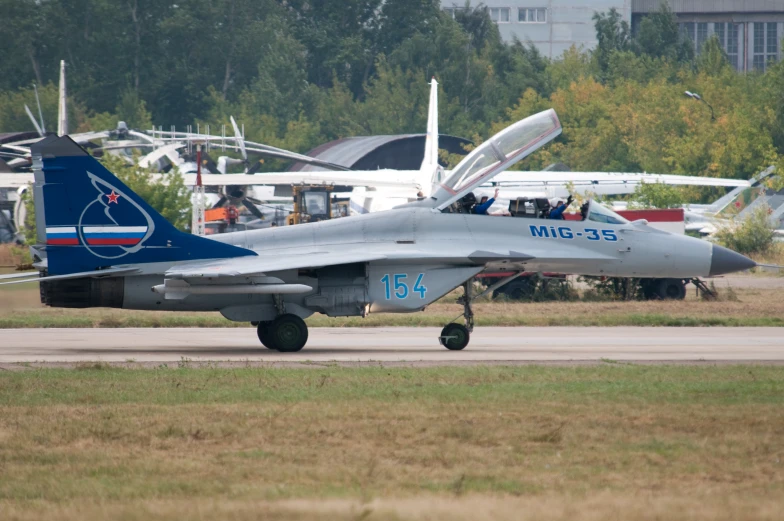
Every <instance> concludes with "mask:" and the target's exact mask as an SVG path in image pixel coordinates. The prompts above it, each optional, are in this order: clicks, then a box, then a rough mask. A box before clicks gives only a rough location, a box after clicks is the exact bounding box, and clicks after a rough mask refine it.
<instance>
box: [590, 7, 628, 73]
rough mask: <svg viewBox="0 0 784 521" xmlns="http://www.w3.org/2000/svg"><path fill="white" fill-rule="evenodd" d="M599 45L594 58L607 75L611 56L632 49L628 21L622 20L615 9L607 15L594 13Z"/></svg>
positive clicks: (594, 52)
mask: <svg viewBox="0 0 784 521" xmlns="http://www.w3.org/2000/svg"><path fill="white" fill-rule="evenodd" d="M593 21H594V27H595V28H596V40H597V42H598V43H597V45H596V48H595V49H594V51H593V56H594V58H595V59H596V61H597V64H598V67H599V70H600V71H601V72H602V73H603V74H606V73H607V70H608V68H609V66H610V56H612V54H613V53H615V52H618V51H628V50H629V49H630V48H631V30H630V29H629V24H628V22H626V20H621V13H619V12H618V10H617V9H615V8H614V7H613V8H611V9H610V11H609V12H607V13H604V12H602V13H594V15H593Z"/></svg>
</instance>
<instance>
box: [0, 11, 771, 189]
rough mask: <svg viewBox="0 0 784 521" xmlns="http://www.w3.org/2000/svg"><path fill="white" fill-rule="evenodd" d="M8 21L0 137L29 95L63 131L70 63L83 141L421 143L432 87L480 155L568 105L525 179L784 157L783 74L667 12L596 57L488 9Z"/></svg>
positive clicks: (608, 33)
mask: <svg viewBox="0 0 784 521" xmlns="http://www.w3.org/2000/svg"><path fill="white" fill-rule="evenodd" d="M0 13H2V15H3V23H2V24H0V41H2V42H4V44H3V51H4V52H3V58H2V60H0V131H6V132H7V131H15V130H32V124H31V123H30V122H29V120H28V118H27V116H26V114H25V112H24V104H25V103H27V104H28V105H30V106H31V107H32V106H33V104H34V103H35V101H34V95H33V89H32V84H33V83H36V84H37V85H38V89H39V93H40V95H41V103H42V106H43V112H44V118H45V120H46V121H47V122H49V123H48V125H49V127H51V126H53V125H54V123H55V121H56V111H57V86H56V82H57V77H58V73H59V61H60V60H61V59H64V60H66V62H67V63H68V88H69V103H70V105H69V112H70V114H69V116H70V121H71V131H72V132H77V131H86V130H95V129H106V128H113V127H114V126H115V125H116V122H117V121H118V120H124V121H126V122H127V123H128V124H129V126H131V127H136V128H150V127H151V126H152V125H163V126H164V127H165V128H168V127H169V126H170V125H177V126H178V127H179V128H183V127H184V125H186V124H195V123H197V122H198V123H201V124H211V125H216V127H215V128H217V126H219V125H221V124H224V123H226V122H228V116H229V115H234V116H235V117H236V118H237V119H238V120H239V121H241V122H243V123H244V124H245V130H246V137H247V138H248V139H252V140H254V141H260V142H264V143H268V144H272V145H276V146H282V147H285V148H289V149H292V150H296V151H298V152H304V151H307V150H308V149H310V148H312V147H314V146H316V145H318V144H321V143H324V142H326V141H329V140H332V139H337V138H340V137H346V136H354V135H373V134H392V133H411V132H423V131H424V128H425V122H426V107H427V102H428V86H427V82H428V81H429V79H430V78H431V77H435V78H436V79H437V80H438V81H439V83H440V87H441V89H440V93H439V116H440V122H439V124H440V130H441V131H442V132H444V133H448V134H453V135H458V136H462V137H467V138H469V139H472V140H473V141H474V142H481V140H482V139H483V138H486V137H488V136H489V135H491V134H492V133H493V132H494V131H497V130H500V129H501V128H503V127H504V126H506V125H508V124H510V123H511V122H513V121H516V120H518V119H521V118H523V117H525V116H528V115H530V114H531V113H533V112H536V111H539V110H543V109H545V108H549V107H553V108H555V109H556V111H557V112H558V114H559V116H560V118H561V122H562V125H563V128H564V132H563V134H562V136H561V137H560V138H559V139H558V140H557V142H556V143H554V144H553V145H551V146H549V147H545V148H544V149H543V150H541V151H539V152H537V153H536V154H535V155H534V156H533V157H531V158H530V159H528V160H527V161H526V162H525V163H524V164H522V165H520V168H538V167H540V166H544V165H546V164H549V163H552V162H557V161H560V162H563V163H566V164H567V165H568V166H569V167H571V168H572V169H574V170H610V171H627V172H634V171H648V172H656V173H677V174H686V175H711V176H722V177H734V178H748V177H750V176H751V175H753V174H754V173H756V172H757V171H759V170H760V169H762V168H763V167H765V166H767V165H769V164H773V163H777V162H780V158H781V157H782V156H784V64H782V63H779V64H775V65H771V66H769V67H768V68H767V71H766V72H765V73H756V72H754V73H738V72H736V71H735V70H734V69H733V68H732V67H731V66H730V65H729V62H728V61H727V58H726V55H725V54H724V51H723V50H722V48H721V45H720V44H719V42H718V40H716V39H710V40H708V41H707V42H706V43H704V44H703V45H702V47H701V49H700V52H699V54H697V53H695V46H694V44H693V42H691V41H690V40H688V39H685V38H684V37H683V36H681V35H680V34H679V33H678V28H677V24H676V22H675V17H674V15H673V14H672V13H671V12H670V11H668V10H667V7H666V4H665V6H664V7H663V8H662V10H660V11H659V12H657V13H653V14H651V15H649V16H648V17H646V18H645V19H644V20H643V22H642V23H641V24H640V27H639V29H638V30H637V31H636V33H634V34H632V32H631V31H630V29H629V27H628V24H626V23H625V22H623V21H622V20H621V17H620V16H619V15H618V13H617V12H616V11H614V10H611V11H609V12H603V13H596V14H595V16H594V23H595V28H596V32H597V40H598V42H599V45H598V46H597V47H596V48H595V49H594V50H590V51H589V50H585V49H581V48H574V47H573V48H572V49H570V50H568V51H567V52H566V53H564V55H562V56H560V57H558V58H556V59H553V60H549V59H547V58H545V57H543V56H542V55H541V54H540V53H539V52H538V51H537V50H536V48H535V47H534V46H533V45H531V44H530V43H527V42H520V41H513V42H504V41H502V39H501V37H500V35H499V32H498V28H497V26H496V25H495V24H494V23H493V22H492V21H491V20H490V18H489V16H488V13H487V9H486V8H484V7H483V6H475V7H473V8H472V7H469V6H466V8H465V9H462V10H459V11H456V13H455V16H454V18H453V17H452V16H451V15H450V14H447V13H445V12H443V11H441V10H440V8H439V2H437V1H435V0H395V1H386V2H384V1H382V0H282V1H274V0H176V1H175V0H124V1H117V0H68V1H64V2H56V1H53V0H44V1H41V0H0ZM686 90H689V91H693V92H698V93H699V94H700V95H701V96H703V98H705V99H706V100H708V101H709V102H710V104H711V105H712V106H713V108H714V110H715V114H716V119H715V121H712V120H711V115H710V112H709V111H708V110H707V107H706V106H705V105H703V104H701V103H697V102H695V100H693V99H691V98H688V97H686V96H685V95H684V94H683V92H684V91H686ZM48 130H52V129H51V128H48ZM451 160H452V161H454V160H455V158H451ZM277 166H279V165H276V164H274V163H272V164H271V165H270V168H273V167H277Z"/></svg>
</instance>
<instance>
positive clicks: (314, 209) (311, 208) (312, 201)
mask: <svg viewBox="0 0 784 521" xmlns="http://www.w3.org/2000/svg"><path fill="white" fill-rule="evenodd" d="M326 195H327V194H326V193H325V192H313V193H306V194H305V210H306V211H307V212H308V213H309V214H311V215H322V214H324V213H326V210H327V207H326Z"/></svg>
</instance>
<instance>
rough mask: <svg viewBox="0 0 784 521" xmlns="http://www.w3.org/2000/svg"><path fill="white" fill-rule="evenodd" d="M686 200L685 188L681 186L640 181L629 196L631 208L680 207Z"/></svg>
mask: <svg viewBox="0 0 784 521" xmlns="http://www.w3.org/2000/svg"><path fill="white" fill-rule="evenodd" d="M684 202H685V201H684V197H683V190H682V189H681V187H679V186H670V185H666V184H664V183H640V184H639V185H637V187H635V189H634V193H633V194H632V195H631V196H630V197H629V208H630V209H638V208H639V209H647V208H680V207H681V206H683V204H684Z"/></svg>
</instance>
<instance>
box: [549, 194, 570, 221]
mask: <svg viewBox="0 0 784 521" xmlns="http://www.w3.org/2000/svg"><path fill="white" fill-rule="evenodd" d="M570 204H572V196H571V195H570V196H569V198H568V199H567V200H566V203H564V202H563V201H560V200H559V201H558V202H557V203H556V205H555V206H554V207H553V209H552V210H550V216H549V218H550V219H561V220H563V218H564V215H563V214H564V212H565V211H566V209H567V208H568V207H569V205H570Z"/></svg>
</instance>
